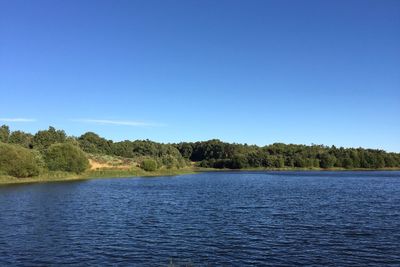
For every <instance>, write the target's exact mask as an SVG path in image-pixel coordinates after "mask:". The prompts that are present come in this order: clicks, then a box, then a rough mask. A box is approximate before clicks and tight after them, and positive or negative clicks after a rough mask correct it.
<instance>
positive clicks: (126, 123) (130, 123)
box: [71, 119, 165, 127]
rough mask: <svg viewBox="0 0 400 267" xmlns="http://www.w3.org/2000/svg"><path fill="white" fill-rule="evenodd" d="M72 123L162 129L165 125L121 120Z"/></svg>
mask: <svg viewBox="0 0 400 267" xmlns="http://www.w3.org/2000/svg"><path fill="white" fill-rule="evenodd" d="M71 121H75V122H83V123H95V124H108V125H119V126H135V127H162V126H165V124H160V123H151V122H142V121H119V120H99V119H74V120H71Z"/></svg>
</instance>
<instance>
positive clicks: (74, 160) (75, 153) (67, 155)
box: [44, 143, 89, 173]
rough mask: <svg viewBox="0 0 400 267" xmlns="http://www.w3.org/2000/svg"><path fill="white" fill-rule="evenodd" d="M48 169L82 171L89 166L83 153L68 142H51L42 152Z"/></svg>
mask: <svg viewBox="0 0 400 267" xmlns="http://www.w3.org/2000/svg"><path fill="white" fill-rule="evenodd" d="M44 155H45V156H44V159H45V162H46V164H47V167H48V168H49V170H52V171H67V172H75V173H82V172H84V171H85V170H86V169H87V168H88V167H89V161H88V159H87V158H86V155H85V153H84V152H83V151H82V150H81V149H80V148H79V147H77V146H74V145H72V144H69V143H63V144H62V143H61V144H53V145H51V146H50V147H49V148H48V149H47V150H46V151H45V153H44Z"/></svg>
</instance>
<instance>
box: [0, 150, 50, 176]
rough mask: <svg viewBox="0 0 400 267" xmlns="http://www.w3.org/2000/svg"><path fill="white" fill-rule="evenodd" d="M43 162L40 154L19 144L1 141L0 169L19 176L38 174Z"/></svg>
mask: <svg viewBox="0 0 400 267" xmlns="http://www.w3.org/2000/svg"><path fill="white" fill-rule="evenodd" d="M42 165H43V164H42V162H41V159H40V155H39V154H36V153H35V152H33V151H31V150H29V149H26V148H23V147H21V146H17V145H10V144H4V143H0V171H1V172H3V173H5V174H7V175H10V176H15V177H19V178H23V177H31V176H35V175H38V174H39V173H40V171H41V166H42Z"/></svg>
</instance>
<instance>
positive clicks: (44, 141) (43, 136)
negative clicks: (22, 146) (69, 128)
mask: <svg viewBox="0 0 400 267" xmlns="http://www.w3.org/2000/svg"><path fill="white" fill-rule="evenodd" d="M66 138H67V135H66V134H65V132H64V131H63V130H56V129H55V128H54V127H52V126H50V127H49V129H48V130H44V131H39V132H37V133H36V134H35V136H34V137H33V147H34V148H37V149H39V150H44V149H46V148H48V147H49V146H51V145H52V144H55V143H63V142H65V140H66Z"/></svg>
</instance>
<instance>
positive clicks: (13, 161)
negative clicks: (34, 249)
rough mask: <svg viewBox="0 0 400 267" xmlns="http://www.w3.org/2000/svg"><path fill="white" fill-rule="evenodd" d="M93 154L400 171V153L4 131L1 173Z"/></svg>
mask: <svg viewBox="0 0 400 267" xmlns="http://www.w3.org/2000/svg"><path fill="white" fill-rule="evenodd" d="M88 154H103V155H111V156H118V157H123V158H131V159H135V160H136V161H137V162H139V163H140V166H142V168H143V169H145V170H148V171H152V170H155V169H157V168H160V167H165V168H182V167H185V166H188V165H190V162H196V164H197V165H198V166H200V167H205V168H228V169H243V168H270V169H272V168H273V169H281V168H323V169H329V168H344V169H358V168H359V169H381V168H399V167H400V154H399V153H387V152H385V151H383V150H377V149H364V148H343V147H339V148H337V147H335V146H331V147H328V146H324V145H294V144H283V143H275V144H271V145H267V146H262V147H260V146H256V145H247V144H235V143H233V144H232V143H226V142H222V141H220V140H217V139H214V140H209V141H203V142H182V143H177V144H163V143H157V142H153V141H150V140H135V141H130V140H125V141H121V142H114V141H112V140H107V139H105V138H103V137H100V136H99V135H98V134H96V133H93V132H87V133H84V134H82V135H81V136H79V137H73V136H67V134H66V133H65V131H63V130H57V129H55V128H54V127H49V128H48V129H47V130H41V131H38V132H37V133H35V134H30V133H25V132H23V131H10V129H9V127H8V126H6V125H3V126H1V127H0V173H1V172H3V173H6V174H8V175H12V176H16V177H29V176H35V175H38V174H39V173H41V172H43V171H47V170H50V171H57V170H61V171H67V172H76V173H81V172H83V171H85V170H86V169H87V168H88V166H89V163H88V159H87V155H88Z"/></svg>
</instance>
